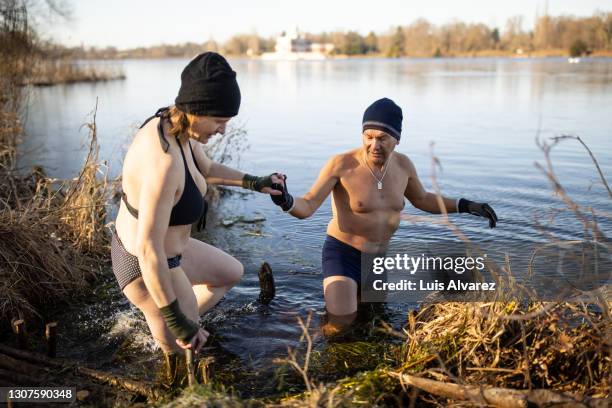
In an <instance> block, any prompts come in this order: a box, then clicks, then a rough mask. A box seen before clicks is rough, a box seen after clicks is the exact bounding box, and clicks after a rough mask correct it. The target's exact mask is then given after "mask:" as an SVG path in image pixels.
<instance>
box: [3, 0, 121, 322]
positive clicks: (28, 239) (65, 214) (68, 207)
mask: <svg viewBox="0 0 612 408" xmlns="http://www.w3.org/2000/svg"><path fill="white" fill-rule="evenodd" d="M0 17H1V19H0V23H1V24H0V47H1V51H2V53H3V56H4V55H7V56H10V58H6V59H5V58H3V59H2V63H0V70H1V71H2V81H0V85H1V86H0V179H1V180H2V183H1V184H0V260H1V261H0V321H8V319H10V318H11V317H14V316H20V317H24V316H28V315H40V313H41V310H42V309H41V308H42V307H44V306H47V305H49V304H54V303H59V302H63V301H66V300H69V299H73V298H75V297H78V296H81V295H84V294H86V293H87V289H88V285H87V280H88V279H91V278H92V277H93V276H94V275H95V273H96V272H99V271H100V270H101V266H102V265H103V262H101V257H100V254H101V253H103V252H105V251H106V249H105V246H106V245H107V238H106V235H105V234H104V232H103V229H102V228H103V225H104V218H105V202H106V197H107V194H108V191H109V189H108V183H106V177H105V176H104V174H102V176H100V172H101V170H102V167H101V165H100V164H99V163H98V157H97V153H98V146H97V141H96V131H95V117H94V123H93V124H92V125H89V126H90V146H89V153H88V156H87V160H86V163H85V165H84V167H83V170H82V171H81V173H80V174H79V177H78V178H76V179H74V180H68V181H64V182H58V181H57V180H53V179H50V178H47V177H46V176H45V175H44V172H43V171H42V170H40V169H35V170H34V171H33V172H32V173H31V174H23V173H22V172H18V171H17V169H16V151H17V145H18V142H19V140H20V138H21V137H22V134H23V128H22V124H21V122H20V119H19V118H20V112H21V109H22V105H23V97H24V94H23V92H24V91H23V89H22V88H21V86H20V84H21V83H23V82H24V81H26V79H27V78H28V76H29V75H30V72H29V70H28V69H27V67H28V65H29V64H28V61H29V60H30V58H31V52H32V45H31V37H30V35H31V33H30V32H29V28H28V23H27V10H26V9H25V6H23V3H21V2H15V1H6V2H3V3H2V8H1V10H0Z"/></svg>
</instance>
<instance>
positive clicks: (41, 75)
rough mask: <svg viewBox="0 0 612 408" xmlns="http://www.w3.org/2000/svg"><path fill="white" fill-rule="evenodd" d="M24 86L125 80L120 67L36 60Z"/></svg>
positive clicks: (45, 59)
mask: <svg viewBox="0 0 612 408" xmlns="http://www.w3.org/2000/svg"><path fill="white" fill-rule="evenodd" d="M35 61H36V62H35V63H33V64H32V74H31V75H30V76H29V78H27V79H26V84H29V85H35V86H49V85H57V84H72V83H76V82H103V81H112V80H117V79H125V74H124V73H123V70H122V69H121V68H120V67H107V66H100V65H82V64H79V63H78V62H77V61H74V60H71V59H64V58H57V59H48V58H40V57H38V58H36V59H35Z"/></svg>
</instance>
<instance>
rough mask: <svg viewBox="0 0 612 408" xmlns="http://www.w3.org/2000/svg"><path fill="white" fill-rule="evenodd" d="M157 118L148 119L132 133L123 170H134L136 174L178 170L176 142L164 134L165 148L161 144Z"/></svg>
mask: <svg viewBox="0 0 612 408" xmlns="http://www.w3.org/2000/svg"><path fill="white" fill-rule="evenodd" d="M158 123H159V119H153V120H151V121H149V123H147V124H146V125H145V126H144V127H143V128H142V129H139V130H138V132H136V135H134V139H133V140H132V143H131V145H130V147H129V148H128V151H127V154H126V156H125V160H124V176H126V174H125V172H126V171H128V172H130V173H131V172H136V173H138V175H143V174H147V173H155V174H158V175H159V174H164V173H175V172H176V171H178V169H179V168H178V166H177V165H176V156H177V155H176V150H177V146H176V143H175V142H174V141H173V140H171V138H169V137H168V136H166V141H167V143H168V145H167V147H168V148H167V150H166V149H165V146H163V145H162V143H163V142H162V140H161V139H160V137H159V134H158V130H157V124H158Z"/></svg>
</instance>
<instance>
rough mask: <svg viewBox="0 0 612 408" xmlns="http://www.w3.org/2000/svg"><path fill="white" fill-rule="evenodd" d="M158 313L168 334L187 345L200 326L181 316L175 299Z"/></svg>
mask: <svg viewBox="0 0 612 408" xmlns="http://www.w3.org/2000/svg"><path fill="white" fill-rule="evenodd" d="M159 311H160V312H161V315H162V317H163V318H164V321H165V322H166V326H168V330H170V333H172V335H173V336H174V337H176V338H177V339H179V340H181V341H182V342H184V343H189V342H190V341H191V339H192V338H193V336H195V335H196V334H197V333H198V330H200V326H198V324H197V323H196V322H194V321H192V320H190V319H188V318H187V316H185V315H184V314H183V312H182V311H181V308H180V307H179V303H178V300H177V299H174V302H172V303H170V304H169V305H167V306H164V307H160V308H159Z"/></svg>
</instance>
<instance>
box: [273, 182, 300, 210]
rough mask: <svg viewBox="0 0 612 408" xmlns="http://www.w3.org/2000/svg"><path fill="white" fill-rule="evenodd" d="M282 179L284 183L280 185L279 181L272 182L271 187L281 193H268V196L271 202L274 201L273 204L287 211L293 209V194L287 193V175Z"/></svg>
mask: <svg viewBox="0 0 612 408" xmlns="http://www.w3.org/2000/svg"><path fill="white" fill-rule="evenodd" d="M283 180H284V181H285V185H282V184H279V183H273V184H272V188H273V189H274V190H278V191H280V192H282V193H283V194H281V195H272V194H270V198H272V202H274V204H276V205H278V206H279V207H280V208H282V209H283V211H284V212H289V211H291V210H292V209H293V204H294V200H293V196H292V195H291V194H289V191H288V190H287V176H285V178H284V179H283Z"/></svg>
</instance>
